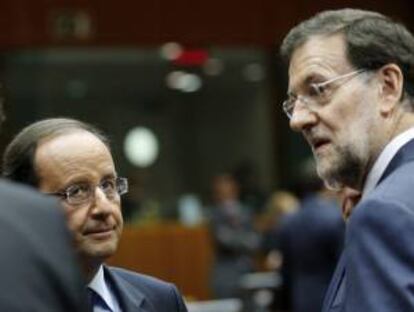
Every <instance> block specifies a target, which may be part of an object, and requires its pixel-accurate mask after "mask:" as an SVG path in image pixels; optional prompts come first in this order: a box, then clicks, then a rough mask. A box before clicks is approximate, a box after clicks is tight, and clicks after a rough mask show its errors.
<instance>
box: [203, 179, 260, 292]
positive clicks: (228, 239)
mask: <svg viewBox="0 0 414 312" xmlns="http://www.w3.org/2000/svg"><path fill="white" fill-rule="evenodd" d="M212 196H213V201H214V202H213V205H212V207H209V208H210V226H211V231H212V235H213V238H214V243H215V263H214V265H213V270H212V276H211V278H212V289H213V293H214V296H215V297H216V298H230V297H238V296H239V292H238V291H239V281H240V278H241V276H243V274H245V273H248V272H252V271H253V270H254V261H253V254H254V252H255V251H257V250H258V248H259V244H260V237H259V235H258V233H257V232H256V231H255V230H254V229H253V219H252V214H251V211H250V209H249V208H248V207H246V206H244V205H243V204H242V203H241V202H240V201H239V189H238V185H237V182H236V180H235V179H234V177H233V176H232V175H230V174H227V173H223V174H219V175H217V176H215V177H214V178H213V180H212Z"/></svg>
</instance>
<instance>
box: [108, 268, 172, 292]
mask: <svg viewBox="0 0 414 312" xmlns="http://www.w3.org/2000/svg"><path fill="white" fill-rule="evenodd" d="M105 267H106V269H107V270H108V271H109V272H110V274H112V275H114V276H116V277H118V278H121V279H123V280H125V281H127V282H129V283H130V284H134V285H139V286H140V287H148V288H157V289H160V288H164V289H165V290H171V288H174V287H175V286H174V285H173V284H172V283H168V282H165V281H163V280H160V279H158V278H156V277H153V276H149V275H145V274H142V273H137V272H134V271H130V270H126V269H122V268H119V267H113V266H105Z"/></svg>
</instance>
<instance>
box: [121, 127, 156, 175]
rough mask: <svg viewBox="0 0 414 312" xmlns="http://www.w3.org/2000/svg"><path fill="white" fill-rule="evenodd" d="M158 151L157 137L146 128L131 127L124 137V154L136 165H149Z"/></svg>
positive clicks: (142, 166) (143, 166)
mask: <svg viewBox="0 0 414 312" xmlns="http://www.w3.org/2000/svg"><path fill="white" fill-rule="evenodd" d="M158 151H159V145H158V139H157V137H156V136H155V134H154V133H153V132H152V131H151V130H150V129H148V128H145V127H136V128H133V129H131V130H130V131H129V132H128V134H127V135H126V137H125V141H124V152H125V156H126V158H127V159H128V160H129V161H130V162H131V163H132V164H133V165H135V166H137V167H141V168H145V167H149V166H151V165H152V164H153V163H154V162H155V160H156V159H157V157H158Z"/></svg>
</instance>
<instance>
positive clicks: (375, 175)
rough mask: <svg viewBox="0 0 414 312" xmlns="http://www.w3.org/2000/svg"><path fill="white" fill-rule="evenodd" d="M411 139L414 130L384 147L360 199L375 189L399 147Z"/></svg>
mask: <svg viewBox="0 0 414 312" xmlns="http://www.w3.org/2000/svg"><path fill="white" fill-rule="evenodd" d="M412 139H414V128H410V129H408V130H406V131H404V132H402V133H400V134H399V135H397V136H396V137H395V138H394V139H392V140H391V142H389V143H388V144H387V145H386V146H385V148H384V150H383V151H382V152H381V154H380V155H379V157H378V158H377V160H376V161H375V163H374V166H372V169H371V171H370V172H369V173H368V176H367V179H366V181H365V185H364V189H363V190H362V198H364V197H365V196H366V195H367V194H369V193H370V192H371V191H372V190H373V189H374V188H375V186H376V185H377V183H378V181H379V180H380V178H381V176H382V174H383V173H384V171H385V169H387V167H388V165H389V163H390V162H391V160H392V158H393V157H394V156H395V155H396V154H397V152H398V151H399V150H400V149H401V147H403V146H404V145H405V144H407V143H408V142H409V141H411V140H412Z"/></svg>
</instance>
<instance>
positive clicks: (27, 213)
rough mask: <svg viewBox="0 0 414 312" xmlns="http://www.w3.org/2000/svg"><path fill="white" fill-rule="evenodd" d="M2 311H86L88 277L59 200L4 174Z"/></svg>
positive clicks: (0, 195)
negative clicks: (78, 259)
mask: <svg viewBox="0 0 414 312" xmlns="http://www.w3.org/2000/svg"><path fill="white" fill-rule="evenodd" d="M0 248H1V254H0V311H7V312H20V311H21V312H27V311H31V312H47V311H50V312H73V311H84V305H83V303H84V302H83V299H84V298H83V297H82V296H83V293H84V291H83V289H84V284H85V282H84V280H83V279H82V278H81V275H80V271H79V269H78V267H77V263H76V261H75V256H74V254H73V253H72V246H71V243H70V237H69V234H68V231H67V230H66V222H65V220H64V217H63V214H62V212H61V209H60V207H59V206H58V204H57V202H56V201H55V200H53V199H51V198H50V196H49V198H47V197H46V196H45V195H40V194H39V193H37V192H35V191H33V190H29V189H28V188H26V187H23V186H18V185H16V184H12V183H8V182H5V181H2V180H0Z"/></svg>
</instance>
